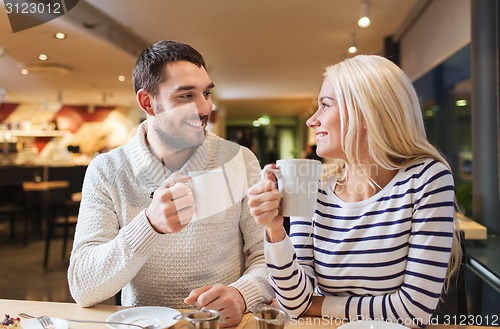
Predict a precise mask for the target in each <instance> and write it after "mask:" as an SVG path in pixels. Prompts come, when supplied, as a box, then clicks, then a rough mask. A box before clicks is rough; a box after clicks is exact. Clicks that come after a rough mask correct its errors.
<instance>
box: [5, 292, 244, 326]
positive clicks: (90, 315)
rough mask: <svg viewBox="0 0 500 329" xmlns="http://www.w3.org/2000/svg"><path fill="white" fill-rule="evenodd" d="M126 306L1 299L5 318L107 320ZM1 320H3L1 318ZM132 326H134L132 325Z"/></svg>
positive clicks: (181, 323) (80, 324) (77, 324)
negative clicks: (86, 306)
mask: <svg viewBox="0 0 500 329" xmlns="http://www.w3.org/2000/svg"><path fill="white" fill-rule="evenodd" d="M124 308H126V307H124V306H115V305H96V306H94V307H89V308H83V307H80V306H78V305H77V304H75V303H54V302H39V301H25V300H9V299H0V312H1V313H0V316H1V317H2V319H3V315H4V314H9V315H11V316H17V314H19V313H21V312H24V313H28V314H30V315H34V316H39V315H48V316H50V317H54V318H60V319H88V320H102V321H104V320H106V318H107V317H108V316H110V315H111V314H113V313H114V312H116V311H119V310H122V309H124ZM179 311H180V312H191V311H193V310H179ZM250 318H251V314H245V315H244V317H243V320H242V321H241V322H240V324H239V325H238V326H235V327H231V328H232V329H244V328H245V325H246V323H247V322H248V320H249V319H250ZM0 321H1V320H0ZM69 328H70V329H109V328H108V327H107V326H106V325H105V324H93V323H92V324H88V323H74V322H70V323H69ZM131 328H132V327H131ZM171 328H173V329H181V328H183V329H188V326H187V323H186V322H185V321H184V320H181V321H179V322H177V323H176V324H175V325H174V326H173V327H171Z"/></svg>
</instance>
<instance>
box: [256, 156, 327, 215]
mask: <svg viewBox="0 0 500 329" xmlns="http://www.w3.org/2000/svg"><path fill="white" fill-rule="evenodd" d="M276 165H277V166H278V169H264V170H263V171H262V174H263V175H264V173H265V172H266V171H268V172H272V173H273V174H274V175H275V176H276V178H277V181H278V189H279V191H280V192H281V214H282V215H283V216H286V217H291V216H293V217H308V218H311V217H312V216H313V215H314V211H315V209H316V198H317V193H318V187H319V177H320V175H321V173H322V170H323V167H322V166H321V162H320V161H318V160H311V159H286V160H283V159H282V160H278V161H276Z"/></svg>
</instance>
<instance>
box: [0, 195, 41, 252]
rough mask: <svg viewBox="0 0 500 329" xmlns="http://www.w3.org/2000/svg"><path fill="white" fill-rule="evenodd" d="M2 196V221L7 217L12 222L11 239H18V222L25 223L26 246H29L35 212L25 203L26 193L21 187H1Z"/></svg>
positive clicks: (0, 210)
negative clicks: (30, 230)
mask: <svg viewBox="0 0 500 329" xmlns="http://www.w3.org/2000/svg"><path fill="white" fill-rule="evenodd" d="M0 194H1V195H2V199H1V200H0V219H3V218H5V217H7V218H8V220H9V222H10V237H11V239H12V240H15V239H16V224H17V222H18V220H22V221H23V226H24V239H23V243H24V245H27V244H28V236H29V219H30V217H31V216H32V215H33V213H34V212H33V210H32V209H31V208H29V207H28V205H27V204H26V202H25V198H24V193H23V190H22V186H21V185H15V186H1V187H0Z"/></svg>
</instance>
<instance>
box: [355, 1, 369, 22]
mask: <svg viewBox="0 0 500 329" xmlns="http://www.w3.org/2000/svg"><path fill="white" fill-rule="evenodd" d="M369 11H370V3H369V2H368V0H362V1H361V18H360V19H359V20H358V25H359V27H362V28H367V27H368V26H370V24H371V21H370V18H369V17H368V15H369Z"/></svg>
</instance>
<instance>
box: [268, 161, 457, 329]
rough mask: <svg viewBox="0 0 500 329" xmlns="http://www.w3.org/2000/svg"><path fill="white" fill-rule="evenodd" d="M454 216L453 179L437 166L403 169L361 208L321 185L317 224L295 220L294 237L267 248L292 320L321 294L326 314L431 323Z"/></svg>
mask: <svg viewBox="0 0 500 329" xmlns="http://www.w3.org/2000/svg"><path fill="white" fill-rule="evenodd" d="M453 216H454V184H453V178H452V175H451V173H450V172H449V170H448V169H447V168H446V167H445V166H444V165H443V164H442V163H440V162H437V161H435V160H432V159H428V160H421V161H420V162H418V163H414V164H412V165H411V166H407V167H405V168H402V169H400V170H399V172H398V173H397V175H396V176H395V177H394V178H393V179H392V180H391V182H390V183H389V184H388V185H387V186H385V187H384V188H383V189H382V190H381V191H380V192H378V193H377V194H376V195H374V196H372V197H371V198H369V199H367V200H363V201H361V202H354V203H345V202H343V201H342V200H340V199H339V198H338V197H337V196H336V195H335V194H334V193H333V191H332V189H331V188H330V187H329V186H328V184H327V183H326V182H322V183H321V185H320V190H319V191H318V201H317V209H316V214H315V216H314V218H313V221H312V224H311V221H310V220H305V219H304V218H291V227H290V238H288V237H286V238H285V240H283V241H281V242H278V243H267V242H266V247H265V251H266V262H267V264H268V267H269V270H270V275H271V280H270V281H271V284H272V286H273V288H274V289H275V291H276V293H277V298H278V300H279V302H280V304H281V305H282V307H283V308H284V309H285V310H287V311H288V313H289V314H290V315H292V316H299V315H300V314H302V313H303V312H304V311H306V310H307V308H308V307H309V305H310V303H311V301H312V295H313V293H316V294H319V295H323V296H326V297H325V300H324V302H323V308H322V312H323V315H329V316H335V317H338V318H347V319H354V318H363V319H368V318H372V319H378V320H381V319H385V320H391V321H397V320H398V319H402V320H406V321H407V322H408V321H409V320H408V319H410V320H412V321H414V323H417V324H418V323H419V322H418V321H421V322H422V323H421V324H425V323H426V322H427V321H428V320H429V318H430V316H432V313H433V312H434V310H435V308H436V306H437V303H438V300H439V297H440V294H441V289H442V286H443V282H444V277H445V275H446V270H447V265H448V261H449V257H450V252H451V244H452V235H453ZM292 246H293V247H295V248H293V247H292ZM407 322H406V323H407Z"/></svg>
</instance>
